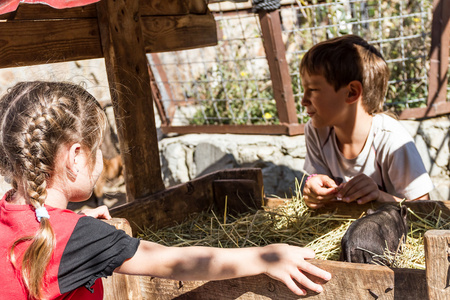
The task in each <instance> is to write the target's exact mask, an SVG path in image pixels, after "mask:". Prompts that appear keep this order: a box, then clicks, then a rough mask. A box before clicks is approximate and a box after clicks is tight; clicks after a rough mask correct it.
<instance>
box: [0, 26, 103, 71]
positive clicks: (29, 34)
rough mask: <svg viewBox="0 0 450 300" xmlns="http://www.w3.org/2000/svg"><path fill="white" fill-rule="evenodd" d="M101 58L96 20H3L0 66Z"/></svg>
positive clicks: (0, 39) (0, 37) (0, 36)
mask: <svg viewBox="0 0 450 300" xmlns="http://www.w3.org/2000/svg"><path fill="white" fill-rule="evenodd" d="M18 37H20V38H18ZM99 57H102V49H101V45H100V40H99V32H98V25H97V20H96V19H83V20H81V19H80V20H56V21H55V20H53V21H21V22H0V68H8V67H18V66H28V65H35V64H43V63H51V62H61V61H70V60H81V59H88V58H99Z"/></svg>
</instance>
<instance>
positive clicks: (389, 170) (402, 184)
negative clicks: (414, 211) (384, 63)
mask: <svg viewBox="0 0 450 300" xmlns="http://www.w3.org/2000/svg"><path fill="white" fill-rule="evenodd" d="M305 137H306V149H307V153H306V160H305V165H304V169H305V171H306V172H307V173H309V174H315V173H317V174H325V175H328V176H329V177H330V178H332V179H334V180H335V181H336V184H338V185H339V184H340V183H342V182H347V181H349V180H350V179H351V178H353V177H354V176H356V175H358V174H360V173H364V174H366V175H367V176H369V177H371V178H372V179H373V180H374V181H375V182H376V183H377V184H378V186H379V188H380V189H381V190H383V191H385V192H387V193H388V194H391V195H393V196H397V197H399V198H406V199H409V200H412V199H416V198H418V197H421V196H423V195H425V194H427V193H429V192H430V191H431V190H432V189H433V188H434V186H433V183H432V181H431V178H430V176H429V175H428V173H427V171H426V169H425V166H424V164H423V162H422V158H421V157H420V155H419V152H418V151H417V148H416V145H415V144H414V141H413V139H412V138H411V136H410V135H409V133H408V132H407V131H406V129H405V128H404V127H403V126H402V125H401V124H400V122H398V121H397V120H395V119H393V118H392V117H389V116H388V115H386V114H377V115H375V116H374V117H373V121H372V126H371V128H370V132H369V135H368V137H367V140H366V143H365V145H364V148H363V150H362V151H361V153H360V154H359V155H358V157H356V158H354V159H346V158H345V157H344V156H343V155H342V153H341V152H340V150H339V148H338V145H337V141H336V135H335V132H334V130H333V128H332V127H325V128H319V129H317V128H314V127H313V126H312V124H311V121H309V122H308V123H307V124H306V126H305Z"/></svg>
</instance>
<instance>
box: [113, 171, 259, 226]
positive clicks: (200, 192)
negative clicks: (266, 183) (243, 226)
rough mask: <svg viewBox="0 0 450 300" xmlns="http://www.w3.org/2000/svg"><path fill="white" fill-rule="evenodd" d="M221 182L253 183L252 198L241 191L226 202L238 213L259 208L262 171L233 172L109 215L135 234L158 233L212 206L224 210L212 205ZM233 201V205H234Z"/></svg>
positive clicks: (216, 174)
mask: <svg viewBox="0 0 450 300" xmlns="http://www.w3.org/2000/svg"><path fill="white" fill-rule="evenodd" d="M224 179H226V180H230V179H236V180H242V179H243V180H253V181H254V185H252V186H251V191H254V193H255V194H254V195H250V194H248V191H243V190H241V191H239V192H238V194H239V197H237V196H231V197H230V201H229V202H228V204H229V205H230V206H232V207H234V208H235V209H239V208H238V207H239V206H242V207H244V208H248V205H258V204H259V205H261V202H260V201H261V200H260V199H261V193H262V186H263V179H262V173H261V169H256V168H249V169H233V170H222V171H217V172H214V173H211V174H207V175H204V176H202V177H199V178H196V179H193V180H191V181H189V182H188V183H184V184H180V185H177V186H173V187H170V188H167V189H166V190H164V191H161V192H159V193H156V194H153V195H151V196H148V197H145V198H142V199H136V200H135V201H134V202H131V203H127V204H124V205H121V206H118V207H115V208H113V209H111V215H112V216H113V217H120V218H126V219H127V220H129V221H130V224H131V227H132V228H133V232H134V233H136V232H137V231H139V230H140V229H141V228H146V227H152V228H154V229H158V228H162V227H166V226H169V225H173V224H175V223H177V222H182V221H184V220H185V219H186V218H187V217H188V216H189V215H190V214H192V213H196V212H201V211H203V210H205V209H208V208H210V207H212V205H219V206H222V207H223V204H217V203H215V201H216V200H215V199H214V188H213V182H214V181H215V180H224ZM247 184H248V182H247ZM251 191H250V192H251ZM258 191H259V192H258ZM236 192H237V190H236V189H234V190H232V189H230V191H229V194H230V195H231V194H234V195H235V194H236ZM238 199H239V200H238ZM233 200H236V201H234V202H233Z"/></svg>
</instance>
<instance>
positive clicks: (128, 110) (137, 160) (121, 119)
mask: <svg viewBox="0 0 450 300" xmlns="http://www.w3.org/2000/svg"><path fill="white" fill-rule="evenodd" d="M97 12H98V26H99V28H100V34H101V41H102V48H103V52H104V55H105V62H106V71H107V74H108V81H109V88H110V92H111V102H112V103H113V107H114V115H115V119H116V124H117V131H118V137H119V144H120V151H121V155H122V158H123V162H124V165H125V174H124V178H125V184H126V188H127V201H133V200H134V199H136V198H141V197H145V196H147V195H151V194H154V193H156V192H159V191H161V190H164V188H165V186H164V183H163V181H162V177H161V166H160V160H159V149H158V138H157V131H156V125H155V116H154V111H153V99H152V92H151V87H150V76H149V73H148V69H147V57H146V54H145V49H144V39H143V37H142V31H141V26H140V25H141V23H140V15H139V1H138V0H128V1H126V0H117V1H114V0H103V1H101V2H99V3H98V4H97Z"/></svg>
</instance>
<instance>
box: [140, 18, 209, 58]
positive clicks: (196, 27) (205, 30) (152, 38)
mask: <svg viewBox="0 0 450 300" xmlns="http://www.w3.org/2000/svg"><path fill="white" fill-rule="evenodd" d="M142 31H143V36H144V39H145V50H146V52H147V53H153V52H163V51H177V50H185V49H192V48H198V47H200V46H202V47H206V46H214V45H217V32H216V21H215V20H214V17H213V16H212V14H211V13H209V12H208V13H207V14H204V15H193V14H192V15H186V16H183V17H179V16H165V17H160V18H155V17H151V18H150V17H147V18H143V19H142ZM194 41H195V42H194Z"/></svg>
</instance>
